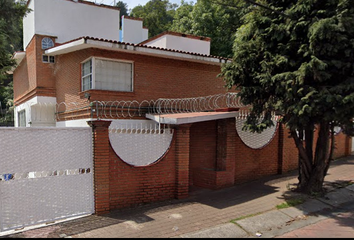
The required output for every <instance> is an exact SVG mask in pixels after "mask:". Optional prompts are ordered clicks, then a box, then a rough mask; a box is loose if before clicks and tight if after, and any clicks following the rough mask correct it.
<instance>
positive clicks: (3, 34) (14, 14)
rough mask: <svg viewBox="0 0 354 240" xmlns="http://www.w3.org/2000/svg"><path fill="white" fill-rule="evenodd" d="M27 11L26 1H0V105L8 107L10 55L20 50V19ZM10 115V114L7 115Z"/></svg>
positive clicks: (11, 61)
mask: <svg viewBox="0 0 354 240" xmlns="http://www.w3.org/2000/svg"><path fill="white" fill-rule="evenodd" d="M28 11H29V10H28V9H27V4H26V1H24V0H23V1H17V2H15V1H14V0H0V103H1V106H2V108H4V107H5V106H7V107H10V106H9V105H8V104H9V103H11V100H12V98H13V93H12V84H11V82H12V76H10V75H9V74H8V71H9V70H11V68H12V67H13V66H14V65H15V61H14V60H13V59H12V55H13V53H14V52H15V51H20V50H22V18H23V16H25V14H26V13H27V12H28ZM9 114H11V113H9Z"/></svg>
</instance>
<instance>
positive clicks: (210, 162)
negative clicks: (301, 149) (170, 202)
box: [13, 0, 351, 213]
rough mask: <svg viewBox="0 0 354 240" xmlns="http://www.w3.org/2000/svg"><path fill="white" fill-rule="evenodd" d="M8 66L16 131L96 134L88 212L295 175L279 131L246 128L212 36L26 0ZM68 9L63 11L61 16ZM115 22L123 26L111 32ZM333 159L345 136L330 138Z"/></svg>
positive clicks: (76, 4)
mask: <svg viewBox="0 0 354 240" xmlns="http://www.w3.org/2000/svg"><path fill="white" fill-rule="evenodd" d="M27 4H28V6H29V8H31V9H32V10H33V11H32V12H31V13H30V14H28V15H27V16H26V17H25V18H24V20H23V24H24V34H23V36H24V52H16V53H15V54H14V58H15V59H16V60H17V62H18V65H17V67H16V69H14V71H13V77H14V103H15V106H16V108H15V126H16V127H89V126H90V127H92V129H93V141H94V153H95V154H94V155H95V156H94V162H95V170H94V171H95V189H96V192H95V194H96V195H95V196H96V212H98V213H103V212H107V211H109V210H111V209H115V208H122V207H128V206H134V205H136V204H141V203H146V202H153V201H161V200H166V199H171V198H184V197H188V194H189V191H191V190H192V189H193V187H203V188H211V189H219V188H223V187H228V186H232V185H234V184H239V183H242V182H245V181H250V180H254V179H258V178H260V177H263V176H267V175H274V174H281V173H284V172H287V171H290V170H293V169H296V168H297V163H298V159H297V151H296V148H295V146H294V143H293V142H292V141H291V139H289V138H288V132H287V131H286V129H284V127H283V126H282V125H281V124H277V122H276V116H275V117H274V122H275V127H273V128H270V129H268V130H267V131H266V132H264V133H262V134H252V133H247V132H243V131H242V129H241V128H242V123H243V121H244V120H245V116H246V114H247V107H245V106H242V104H240V103H239V99H238V98H237V97H236V95H235V93H234V92H227V91H226V90H225V88H224V83H223V81H222V79H220V78H218V77H217V75H218V74H219V72H220V67H221V65H222V64H223V63H225V62H227V61H229V59H226V58H223V57H218V56H212V55H210V51H209V50H210V42H211V39H209V38H206V37H200V36H192V35H188V34H182V33H176V32H164V33H162V34H160V35H157V36H155V37H152V38H150V39H148V38H147V36H148V29H146V28H144V27H143V25H142V21H143V20H142V19H138V18H131V17H123V18H122V19H119V9H118V8H115V7H111V6H107V5H97V4H95V3H91V2H86V1H81V0H28V3H27ZM63 13H65V15H63ZM120 20H122V21H123V22H122V29H121V30H120V29H119V25H120ZM337 140H338V146H339V147H338V148H337V152H336V154H337V156H345V155H348V154H349V152H350V151H349V145H350V141H351V140H350V139H348V138H346V137H345V136H344V135H341V134H340V135H338V137H337Z"/></svg>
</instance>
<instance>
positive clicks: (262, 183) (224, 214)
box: [4, 156, 354, 238]
mask: <svg viewBox="0 0 354 240" xmlns="http://www.w3.org/2000/svg"><path fill="white" fill-rule="evenodd" d="M325 180H326V184H325V186H326V188H327V190H328V191H329V192H328V194H327V195H326V196H325V197H323V198H310V197H309V196H305V195H302V194H299V193H295V192H293V191H290V190H289V189H290V188H291V187H293V186H294V185H295V184H296V183H297V171H293V172H291V173H288V174H285V175H281V176H280V175H277V176H272V177H267V178H263V179H261V180H257V181H254V182H251V183H246V184H242V185H237V186H233V187H230V188H227V189H222V190H214V191H213V190H205V189H203V190H202V189H198V190H195V191H193V192H192V193H191V195H190V197H189V198H188V199H185V200H171V201H166V202H162V203H155V204H148V205H143V206H139V207H136V208H133V209H124V210H118V211H114V212H112V213H110V214H107V215H104V216H96V215H91V216H87V217H83V218H79V219H76V220H71V221H66V222H62V223H57V224H54V225H50V226H46V227H42V228H38V229H33V230H28V231H24V232H19V233H14V234H11V235H7V236H4V237H16V238H17V237H22V238H32V237H38V238H58V237H60V238H64V237H70V238H93V237H97V238H113V237H114V238H191V237H193V238H201V237H208V238H211V237H215V238H216V237H218V238H226V237H238V238H249V237H251V238H252V237H263V238H264V237H268V238H269V237H298V236H300V232H296V231H300V230H302V231H303V232H304V234H305V235H303V236H307V237H317V236H316V235H315V236H311V233H314V229H315V226H316V227H321V226H320V225H318V226H317V225H316V224H324V225H325V224H326V223H327V222H330V223H331V224H332V225H333V224H334V223H336V225H337V226H338V227H343V228H345V229H346V230H345V231H346V233H348V234H353V229H354V227H353V222H352V220H353V214H352V212H353V209H354V184H353V185H350V183H352V182H351V181H353V180H354V156H350V157H347V158H342V159H339V160H336V161H334V162H333V163H332V165H331V168H330V169H329V172H328V175H327V176H326V178H325ZM300 198H302V199H304V200H305V202H304V203H303V204H300V205H297V206H295V207H290V208H284V209H281V210H278V209H277V208H276V206H277V205H279V204H281V203H284V202H285V201H286V200H288V199H300ZM344 219H345V221H344ZM231 220H233V221H231ZM331 221H332V222H331ZM347 223H350V224H347ZM311 227H312V228H311ZM311 229H312V230H311ZM328 229H329V228H328ZM342 230H343V229H341V231H342ZM311 231H312V232H311ZM334 232H335V230H333V229H332V233H334ZM323 233H324V232H323ZM306 234H307V235H306ZM322 236H323V235H322ZM337 236H338V235H337ZM352 236H353V237H354V235H352ZM327 237H328V234H327Z"/></svg>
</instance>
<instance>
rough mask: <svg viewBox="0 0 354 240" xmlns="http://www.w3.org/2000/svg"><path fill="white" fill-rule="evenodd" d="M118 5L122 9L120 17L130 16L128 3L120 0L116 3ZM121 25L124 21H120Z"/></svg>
mask: <svg viewBox="0 0 354 240" xmlns="http://www.w3.org/2000/svg"><path fill="white" fill-rule="evenodd" d="M116 7H118V8H119V9H120V10H119V19H122V16H129V13H128V4H126V3H124V2H122V1H118V2H117V3H116ZM119 23H120V24H119V25H120V26H119V27H122V21H120V22H119Z"/></svg>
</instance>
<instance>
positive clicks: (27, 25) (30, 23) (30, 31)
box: [23, 1, 34, 49]
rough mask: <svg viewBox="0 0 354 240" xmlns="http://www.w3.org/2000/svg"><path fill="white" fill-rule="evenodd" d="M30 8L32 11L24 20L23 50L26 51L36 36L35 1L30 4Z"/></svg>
mask: <svg viewBox="0 0 354 240" xmlns="http://www.w3.org/2000/svg"><path fill="white" fill-rule="evenodd" d="M28 8H29V9H31V10H32V11H31V12H30V13H28V14H27V15H26V16H25V17H24V18H23V49H26V47H27V45H28V43H29V42H30V41H31V39H32V37H33V35H34V11H33V9H34V1H31V2H30V3H29V5H28Z"/></svg>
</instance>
